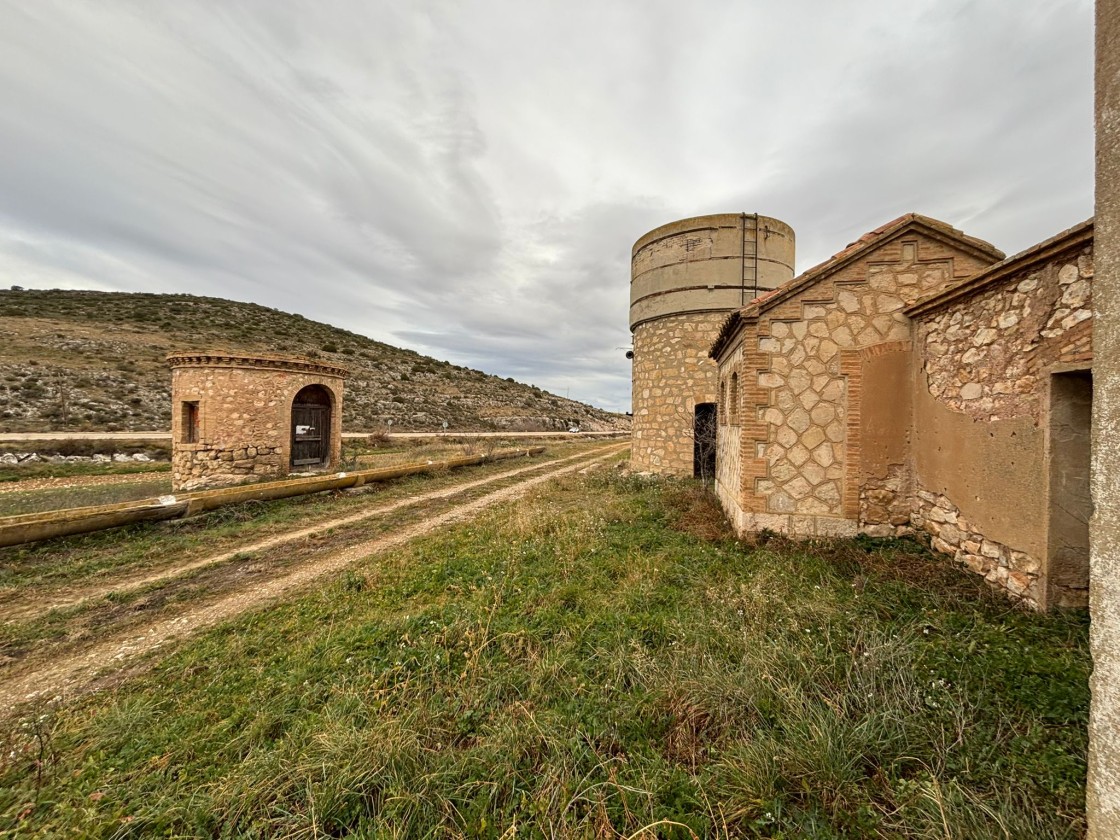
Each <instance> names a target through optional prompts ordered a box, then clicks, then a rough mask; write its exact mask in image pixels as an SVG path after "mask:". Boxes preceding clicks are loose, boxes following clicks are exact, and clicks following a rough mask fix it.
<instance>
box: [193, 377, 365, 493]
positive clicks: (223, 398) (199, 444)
mask: <svg viewBox="0 0 1120 840" xmlns="http://www.w3.org/2000/svg"><path fill="white" fill-rule="evenodd" d="M308 385H322V386H323V387H325V388H326V389H327V390H328V391H330V392H331V395H332V400H333V404H332V407H331V409H332V410H331V450H330V463H329V464H328V465H327V466H326V467H324V470H327V471H329V470H331V469H337V465H338V463H339V461H340V458H341V439H342V411H341V407H342V392H343V379H342V378H341V377H339V376H329V375H324V374H323V373H309V372H298V371H291V370H283V369H276V368H254V367H240V366H232V365H230V366H224V365H214V366H210V365H200V366H186V367H175V368H174V369H173V370H172V374H171V393H172V423H171V434H172V442H173V444H172V465H171V469H172V487H173V489H174V490H175V491H177V492H179V491H189V490H193V489H200V488H204V487H215V486H221V485H227V484H238V483H243V482H246V481H252V480H257V479H267V478H273V479H275V478H281V477H284V476H286V475H288V473H289V464H290V460H291V411H292V401H293V399H294V398H295V396H296V394H297V393H299V391H300V390H301V389H303V388H304V387H306V386H308ZM184 402H197V403H198V419H199V427H198V435H197V438H198V439H197V441H196V442H193V443H191V442H186V441H185V437H186V435H185V429H184V425H183V423H184V416H183V410H182V404H183V403H184Z"/></svg>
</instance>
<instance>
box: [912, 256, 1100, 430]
mask: <svg viewBox="0 0 1120 840" xmlns="http://www.w3.org/2000/svg"><path fill="white" fill-rule="evenodd" d="M1092 277H1093V259H1092V252H1091V249H1090V248H1084V249H1082V250H1081V252H1080V253H1078V254H1074V255H1071V256H1069V257H1068V258H1067V259H1066V260H1065V261H1064V264H1051V265H1047V266H1044V267H1043V268H1040V269H1038V270H1036V271H1032V272H1031V273H1029V274H1027V275H1026V276H1025V277H1022V278H1017V280H1016V282H1012V283H1008V284H1006V285H1003V286H1000V287H997V288H994V289H989V290H987V291H985V292H982V293H980V294H978V295H976V296H975V297H971V298H968V299H967V301H966V302H963V303H962V305H957V306H952V307H949V308H947V309H945V310H944V311H943V312H940V313H938V314H936V315H934V316H933V317H931V318H930V319H929V321H928V322H926V323H924V324H923V325H922V335H923V344H922V346H923V354H922V355H923V366H924V370H925V373H926V378H927V380H928V383H929V391H930V393H931V394H932V395H933V396H935V397H937V399H938V400H940V401H941V402H943V403H944V404H945V405H947V406H949V407H950V408H952V409H954V410H955V411H960V412H962V413H966V414H969V415H970V416H972V417H976V418H978V419H985V420H999V419H1005V418H1010V417H1021V416H1026V415H1035V414H1036V413H1037V403H1038V395H1039V393H1040V382H1039V377H1040V372H1042V371H1044V369H1045V368H1046V367H1047V366H1048V365H1050V364H1052V363H1053V362H1055V361H1077V360H1082V359H1085V358H1088V352H1089V350H1090V342H1089V337H1090V335H1091V326H1092V325H1091V321H1090V318H1091V316H1092V309H1091V307H1092V288H1091V280H1092Z"/></svg>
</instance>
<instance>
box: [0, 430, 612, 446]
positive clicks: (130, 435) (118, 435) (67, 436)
mask: <svg viewBox="0 0 1120 840" xmlns="http://www.w3.org/2000/svg"><path fill="white" fill-rule="evenodd" d="M371 434H373V433H372V432H343V433H342V436H343V437H344V438H352V439H358V438H364V437H369V436H370V435H371ZM629 435H630V432H628V431H613V432H579V433H578V434H570V435H569V433H567V432H564V431H563V430H559V431H555V432H455V431H447V432H390V433H389V434H388V437H389V438H390V439H391V440H409V439H415V438H442V437H450V438H510V439H513V438H554V437H567V436H570V437H572V438H580V437H591V438H596V437H608V438H609V437H624V436H625V437H629ZM40 440H128V441H133V440H135V441H145V440H150V441H169V440H171V432H0V443H21V442H24V441H40Z"/></svg>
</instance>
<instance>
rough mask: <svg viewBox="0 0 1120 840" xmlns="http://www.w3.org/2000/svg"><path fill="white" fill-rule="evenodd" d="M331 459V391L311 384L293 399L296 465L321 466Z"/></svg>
mask: <svg viewBox="0 0 1120 840" xmlns="http://www.w3.org/2000/svg"><path fill="white" fill-rule="evenodd" d="M330 459H331V393H330V391H328V390H327V389H326V388H324V387H323V386H322V385H308V386H307V387H306V388H304V389H303V390H301V391H300V392H299V393H298V394H296V398H295V399H294V400H292V459H291V461H292V463H291V466H292V469H297V468H307V467H319V466H324V465H325V464H327V463H329V462H330Z"/></svg>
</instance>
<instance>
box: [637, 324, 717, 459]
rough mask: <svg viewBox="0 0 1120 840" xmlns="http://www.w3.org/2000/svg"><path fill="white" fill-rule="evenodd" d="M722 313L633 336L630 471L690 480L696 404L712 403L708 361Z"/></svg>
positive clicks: (643, 328)
mask: <svg viewBox="0 0 1120 840" xmlns="http://www.w3.org/2000/svg"><path fill="white" fill-rule="evenodd" d="M725 317H726V313H701V314H696V315H675V316H669V317H665V318H660V319H658V320H656V321H650V322H649V323H646V324H642V325H640V326H638V327H637V328H636V329H635V330H634V364H633V380H632V381H633V389H634V393H633V413H634V416H633V420H632V424H631V436H632V437H631V439H632V446H631V449H630V462H631V464H633V466H634V469H636V470H640V471H649V472H657V473H667V474H674V475H692V466H693V458H692V456H693V452H692V428H693V417H694V412H695V408H696V404H697V403H705V402H712V403H714V402H716V388H717V383H716V364H715V362H713V361H712V360H711V359H710V358H708V348H709V347H711V346H712V342H713V341H715V338H716V335H717V334H718V333H719V327H720V324H721V323H722V321H723V319H724V318H725Z"/></svg>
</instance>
